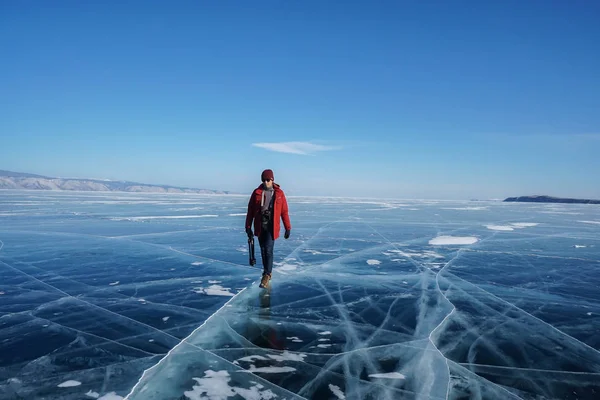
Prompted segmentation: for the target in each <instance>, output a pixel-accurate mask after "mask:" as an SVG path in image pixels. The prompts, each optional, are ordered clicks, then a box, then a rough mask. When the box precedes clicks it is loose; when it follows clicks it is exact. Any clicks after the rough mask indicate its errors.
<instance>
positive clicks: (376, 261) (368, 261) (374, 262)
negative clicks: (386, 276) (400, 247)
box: [367, 260, 381, 265]
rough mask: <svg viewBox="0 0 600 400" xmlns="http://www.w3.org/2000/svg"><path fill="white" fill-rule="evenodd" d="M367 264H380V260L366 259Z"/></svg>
mask: <svg viewBox="0 0 600 400" xmlns="http://www.w3.org/2000/svg"><path fill="white" fill-rule="evenodd" d="M367 264H369V265H379V264H381V261H379V260H367Z"/></svg>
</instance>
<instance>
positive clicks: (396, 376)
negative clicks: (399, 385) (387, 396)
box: [369, 372, 406, 379]
mask: <svg viewBox="0 0 600 400" xmlns="http://www.w3.org/2000/svg"><path fill="white" fill-rule="evenodd" d="M369 378H380V379H406V376H404V375H402V374H401V373H399V372H388V373H385V374H370V375H369Z"/></svg>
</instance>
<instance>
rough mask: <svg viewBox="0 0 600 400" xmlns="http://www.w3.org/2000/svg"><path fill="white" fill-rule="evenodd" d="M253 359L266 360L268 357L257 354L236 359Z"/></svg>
mask: <svg viewBox="0 0 600 400" xmlns="http://www.w3.org/2000/svg"><path fill="white" fill-rule="evenodd" d="M254 360H261V361H267V360H268V359H267V358H265V357H263V356H259V355H254V356H247V357H242V358H238V359H237V361H245V362H253V361H254Z"/></svg>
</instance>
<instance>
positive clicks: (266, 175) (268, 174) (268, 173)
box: [260, 169, 275, 182]
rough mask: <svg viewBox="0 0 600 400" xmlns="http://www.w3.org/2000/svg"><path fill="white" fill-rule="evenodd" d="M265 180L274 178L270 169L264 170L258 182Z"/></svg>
mask: <svg viewBox="0 0 600 400" xmlns="http://www.w3.org/2000/svg"><path fill="white" fill-rule="evenodd" d="M267 179H271V180H275V176H274V175H273V171H272V170H270V169H265V170H264V171H263V172H262V174H260V180H261V181H263V182H264V181H265V180H267Z"/></svg>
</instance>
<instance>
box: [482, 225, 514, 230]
mask: <svg viewBox="0 0 600 400" xmlns="http://www.w3.org/2000/svg"><path fill="white" fill-rule="evenodd" d="M485 227H486V228H488V229H489V230H492V231H514V230H515V228H514V227H513V226H509V225H486V226H485Z"/></svg>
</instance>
